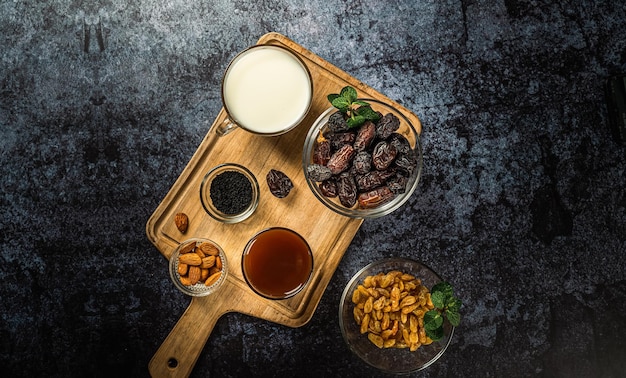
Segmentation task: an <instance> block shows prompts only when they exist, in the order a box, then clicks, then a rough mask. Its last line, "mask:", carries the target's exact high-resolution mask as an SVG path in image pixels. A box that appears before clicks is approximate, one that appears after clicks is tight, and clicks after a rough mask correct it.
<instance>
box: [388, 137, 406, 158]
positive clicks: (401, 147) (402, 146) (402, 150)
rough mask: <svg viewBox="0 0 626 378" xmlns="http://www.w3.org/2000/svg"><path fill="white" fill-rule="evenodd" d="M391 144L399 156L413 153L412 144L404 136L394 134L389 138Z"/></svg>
mask: <svg viewBox="0 0 626 378" xmlns="http://www.w3.org/2000/svg"><path fill="white" fill-rule="evenodd" d="M389 143H391V144H392V145H393V146H394V147H395V148H396V150H398V153H399V154H406V153H409V151H411V144H410V143H409V141H408V140H407V139H406V138H405V137H404V135H402V134H398V133H393V134H391V136H390V137H389Z"/></svg>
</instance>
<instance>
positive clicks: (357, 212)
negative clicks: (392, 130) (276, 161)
mask: <svg viewBox="0 0 626 378" xmlns="http://www.w3.org/2000/svg"><path fill="white" fill-rule="evenodd" d="M359 100H363V101H367V102H369V103H372V104H378V105H381V106H384V107H387V108H389V109H392V110H393V111H394V113H395V114H397V115H399V116H400V117H401V119H402V121H403V122H404V123H406V125H407V126H408V127H409V129H410V130H411V133H412V134H413V135H414V136H415V148H414V149H415V152H416V154H417V167H416V173H415V175H414V177H412V178H411V179H412V182H409V185H408V187H407V189H406V191H405V193H403V194H402V195H401V196H400V197H396V198H395V199H393V200H392V201H390V202H387V203H385V204H382V205H381V206H378V207H376V208H374V209H359V208H346V207H344V206H342V205H341V204H339V203H337V202H335V201H332V200H331V199H329V198H326V197H325V196H324V195H323V194H322V193H320V190H319V188H318V187H317V183H316V182H315V181H313V180H311V179H310V178H309V176H308V174H307V166H308V165H309V164H311V155H312V153H313V148H314V146H315V142H316V140H317V137H318V135H319V132H320V130H321V129H322V128H323V126H324V125H325V124H326V122H324V120H325V119H326V118H328V117H330V115H331V114H332V113H334V112H336V111H337V109H336V108H335V107H332V106H331V107H329V108H328V109H326V110H325V111H324V112H323V113H322V114H320V116H319V117H318V118H317V119H316V120H315V122H313V125H312V126H311V128H310V129H309V132H308V133H307V136H306V139H305V144H304V148H303V149H302V170H303V173H304V177H305V179H306V182H307V185H308V186H309V188H310V189H311V191H312V192H313V194H314V195H315V197H317V199H319V200H320V201H321V202H322V203H324V204H325V205H326V206H327V207H329V208H330V209H331V210H333V211H335V212H336V213H339V214H341V215H344V216H347V217H350V218H357V219H364V218H378V217H382V216H385V215H387V214H390V213H392V212H393V211H395V210H397V209H398V208H400V207H401V206H402V205H404V204H405V203H406V201H408V199H409V198H410V197H411V195H412V194H413V193H414V192H415V189H416V188H417V186H418V184H419V181H420V179H421V175H422V169H423V155H422V142H421V135H420V134H419V133H418V132H417V130H415V127H414V126H413V123H411V121H410V120H409V119H408V118H407V117H406V116H405V115H404V114H403V113H402V112H400V111H398V110H397V109H396V108H395V107H393V106H391V105H389V104H387V103H385V102H382V101H379V100H376V99H372V98H359Z"/></svg>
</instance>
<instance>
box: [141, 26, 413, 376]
mask: <svg viewBox="0 0 626 378" xmlns="http://www.w3.org/2000/svg"><path fill="white" fill-rule="evenodd" d="M258 44H272V45H281V46H283V47H286V48H288V49H290V50H292V51H293V52H295V53H296V54H298V55H299V56H300V57H301V58H302V60H303V61H304V63H305V64H306V65H307V67H308V69H309V71H310V72H311V75H312V78H313V87H314V88H313V89H314V91H313V103H312V105H311V110H310V111H309V113H308V115H307V117H306V118H305V119H304V120H303V121H302V122H301V123H300V125H298V126H297V127H296V128H295V129H293V130H292V131H290V132H289V133H287V134H285V135H282V136H279V137H261V136H258V135H254V134H251V133H248V132H245V131H243V130H240V129H236V130H235V131H233V132H231V133H230V134H227V135H225V136H218V135H217V134H216V132H215V128H216V125H219V124H221V123H222V122H224V121H225V119H226V113H225V111H224V109H223V108H222V110H221V111H220V113H219V114H218V116H217V118H216V119H215V121H214V123H213V125H212V127H211V128H210V129H209V130H208V132H207V134H206V136H205V137H204V139H203V140H202V142H201V144H200V146H199V147H198V149H197V151H196V152H195V153H194V155H193V156H192V158H191V160H190V161H189V163H188V164H187V166H186V167H185V169H184V170H183V172H182V173H181V175H180V177H179V178H178V179H177V180H176V182H175V183H174V185H173V186H172V188H171V189H170V191H169V192H168V193H167V195H166V196H165V198H164V199H163V200H162V201H161V203H160V204H159V206H158V207H157V209H156V210H155V211H154V213H153V214H152V216H151V217H150V219H149V220H148V222H147V224H146V234H147V236H148V239H149V240H150V241H151V242H152V243H153V244H154V245H155V246H156V247H157V249H158V250H159V252H160V253H161V254H162V255H163V256H164V257H165V258H167V259H169V257H170V256H171V254H172V252H173V250H174V249H175V248H176V246H177V245H178V244H179V243H181V242H182V241H184V240H185V239H188V238H191V237H205V238H209V239H212V240H214V241H215V242H217V243H218V244H220V246H221V247H222V248H223V249H224V251H225V253H226V257H227V260H228V264H229V272H228V276H227V279H226V281H225V283H224V285H223V286H221V287H220V288H219V289H218V291H217V292H215V293H213V294H211V295H209V296H207V297H199V298H196V297H194V298H191V303H190V304H189V307H188V308H187V309H186V311H185V312H184V313H183V315H182V316H181V318H180V320H179V321H178V322H177V323H176V325H175V326H174V328H173V329H172V331H171V332H170V334H169V335H168V336H167V338H166V339H165V340H164V342H163V343H162V345H161V346H160V348H159V349H158V350H157V352H156V353H155V355H154V356H153V357H152V360H151V361H150V363H149V370H150V374H152V376H154V377H165V376H167V377H169V376H171V377H187V376H189V374H190V373H191V370H192V369H193V366H194V364H195V362H196V360H197V359H198V356H199V355H200V353H201V351H202V349H203V348H204V345H205V344H206V341H207V339H208V338H209V335H210V334H211V331H212V330H213V327H214V326H215V323H216V322H217V320H218V319H219V318H220V316H222V315H223V314H226V313H228V312H240V313H243V314H248V315H251V316H255V317H258V318H261V319H265V320H269V321H272V322H276V323H279V324H283V325H285V326H289V327H299V326H302V325H304V324H306V323H307V322H308V321H309V320H310V319H311V317H312V316H313V312H314V311H315V309H316V307H317V305H318V303H319V301H320V299H321V297H322V294H323V293H324V290H326V287H327V285H328V282H329V281H330V279H331V277H332V275H333V274H334V272H335V270H336V268H337V266H338V264H339V261H340V260H341V258H342V256H343V254H344V253H345V251H346V249H347V248H348V246H349V245H350V243H351V241H352V239H353V237H354V235H355V234H356V232H357V231H358V230H359V227H360V226H361V224H362V220H361V219H351V218H347V217H343V216H340V215H337V214H336V213H334V212H332V211H331V210H329V209H328V208H326V207H325V206H324V205H322V204H321V203H320V202H319V201H318V200H317V199H316V198H315V197H314V195H313V194H312V193H311V192H310V189H309V188H308V186H307V184H306V181H305V178H304V174H303V172H302V146H303V144H304V140H305V137H306V134H307V132H308V129H309V128H310V127H311V125H312V124H313V122H314V121H315V120H316V119H317V117H318V116H319V114H321V113H322V112H323V111H324V110H326V109H328V108H329V105H330V104H329V103H328V100H327V99H326V96H327V95H328V94H329V93H339V91H340V90H341V88H343V87H344V86H346V85H350V86H352V87H354V88H355V89H356V90H357V92H358V94H359V96H360V97H370V98H374V99H378V100H381V101H385V102H387V103H389V104H391V105H392V106H394V107H396V108H397V109H398V110H400V111H401V112H403V113H404V114H405V115H407V117H408V118H409V119H410V120H411V122H412V123H413V125H414V126H415V128H416V130H417V131H418V133H419V132H421V123H420V121H419V119H418V118H417V116H415V115H414V114H413V113H412V112H410V111H409V110H407V109H406V108H404V107H403V106H401V105H400V104H398V103H396V102H394V101H392V100H390V99H389V98H387V97H385V96H384V95H382V94H380V93H379V92H377V91H375V90H373V89H372V88H370V87H369V86H367V85H365V84H363V83H361V82H360V81H358V80H357V79H355V78H354V77H352V76H350V75H348V74H347V73H345V72H344V71H342V70H340V69H338V68H337V67H335V66H333V65H331V64H330V63H328V62H326V61H325V60H323V59H321V58H320V57H318V56H316V55H315V54H313V53H312V52H310V51H308V50H306V49H305V48H303V47H302V46H300V45H298V44H296V43H295V42H293V41H292V40H290V39H288V38H287V37H285V36H283V35H281V34H278V33H268V34H266V35H264V36H262V37H261V38H260V39H259V41H258ZM227 162H230V163H238V164H241V165H243V166H245V167H247V168H248V169H249V170H250V171H251V172H252V173H253V174H254V175H255V176H256V178H257V181H258V182H259V186H260V188H261V191H260V202H259V206H258V208H257V210H256V212H255V213H254V214H253V215H252V216H251V217H250V218H248V219H246V220H245V221H243V222H241V223H237V224H223V223H220V222H218V221H216V220H214V219H213V218H211V217H210V216H209V215H208V214H207V213H206V212H205V211H204V209H203V207H202V204H201V202H200V194H199V193H200V183H201V182H202V179H203V177H204V175H205V174H206V172H207V171H209V170H210V169H211V168H213V167H215V166H217V165H219V164H222V163H227ZM270 169H277V170H280V171H283V172H284V173H286V174H287V176H289V177H290V178H291V180H292V181H293V183H294V189H293V190H292V191H291V193H290V194H289V195H288V196H287V197H286V198H283V199H278V198H276V197H274V196H272V194H271V193H270V192H269V189H268V187H267V183H266V180H265V176H266V174H267V172H268V171H269V170H270ZM177 212H184V213H186V214H187V215H188V216H189V229H188V230H187V232H186V234H185V235H183V234H181V233H180V232H179V231H178V229H177V228H176V226H175V225H174V221H173V219H174V215H175V214H176V213H177ZM274 226H282V227H287V228H290V229H292V230H294V231H296V232H298V233H299V234H300V235H302V236H303V237H304V238H305V239H306V240H307V242H308V243H309V245H310V246H311V249H312V251H313V261H314V263H313V264H314V268H313V273H312V277H311V280H310V282H309V284H308V286H306V287H305V288H304V289H303V290H302V291H301V292H300V293H298V294H297V295H296V296H294V297H292V298H289V299H285V300H278V301H277V300H269V299H265V298H262V297H260V296H259V295H257V294H256V293H254V292H253V291H252V290H251V289H250V288H249V287H248V285H247V284H246V282H245V280H244V278H243V275H242V271H241V254H242V251H243V249H244V246H245V244H246V243H247V242H248V240H249V239H250V238H251V237H252V236H253V235H254V234H256V233H257V232H258V231H260V230H263V229H265V228H268V227H274ZM162 274H163V275H164V276H167V275H168V273H167V271H166V270H164V271H163V272H162ZM181 295H183V294H181Z"/></svg>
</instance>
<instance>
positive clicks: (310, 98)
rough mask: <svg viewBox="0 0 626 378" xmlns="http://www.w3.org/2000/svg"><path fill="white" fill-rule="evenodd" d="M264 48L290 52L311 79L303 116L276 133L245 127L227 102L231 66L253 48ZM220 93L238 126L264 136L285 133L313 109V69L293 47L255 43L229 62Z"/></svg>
mask: <svg viewBox="0 0 626 378" xmlns="http://www.w3.org/2000/svg"><path fill="white" fill-rule="evenodd" d="M263 48H272V49H276V50H281V51H284V52H286V53H287V54H289V55H290V56H292V57H293V58H294V59H295V60H296V61H297V62H298V63H299V64H300V66H301V67H302V68H303V69H304V71H305V72H306V76H307V78H308V79H309V90H310V93H311V96H310V97H309V103H308V106H307V108H306V110H305V111H304V112H303V113H302V116H301V117H300V118H299V119H298V120H297V121H295V122H294V123H293V125H291V126H289V127H288V128H286V129H283V130H281V131H278V132H275V133H261V132H258V131H254V130H250V129H248V128H246V127H245V125H242V124H241V122H239V121H238V120H237V119H236V118H235V117H234V116H233V115H232V112H230V111H229V110H228V105H227V104H226V98H225V96H224V81H225V79H226V75H227V74H228V72H229V71H230V68H231V67H232V66H233V64H234V63H235V62H237V61H238V60H239V59H240V58H241V57H242V56H243V55H245V54H247V53H249V52H250V51H251V50H255V49H263ZM220 94H221V97H222V106H224V111H225V112H226V114H227V115H228V118H229V119H230V120H231V121H232V122H233V123H235V124H236V125H237V126H238V127H240V128H242V129H244V130H246V131H247V132H250V133H252V134H256V135H262V136H278V135H282V134H285V133H287V132H289V131H291V130H293V129H294V128H295V127H296V126H298V125H299V124H300V123H301V122H302V120H304V119H305V118H306V116H307V114H308V113H309V111H310V110H311V106H312V104H313V77H312V76H311V71H310V70H309V67H307V65H306V63H304V60H303V59H302V58H300V57H299V56H298V54H296V53H295V52H293V51H291V49H289V48H287V47H285V46H280V45H272V44H260V45H253V46H249V47H247V48H246V49H244V50H242V51H240V52H239V53H237V55H235V57H234V58H233V59H231V61H230V62H229V63H228V66H226V69H225V70H224V73H223V74H222V81H221V87H220Z"/></svg>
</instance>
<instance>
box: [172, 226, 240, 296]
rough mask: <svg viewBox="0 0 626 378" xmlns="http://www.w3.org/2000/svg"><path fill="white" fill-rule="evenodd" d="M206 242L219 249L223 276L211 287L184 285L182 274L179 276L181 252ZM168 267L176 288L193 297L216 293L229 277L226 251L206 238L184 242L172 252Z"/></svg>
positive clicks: (198, 284)
mask: <svg viewBox="0 0 626 378" xmlns="http://www.w3.org/2000/svg"><path fill="white" fill-rule="evenodd" d="M204 242H208V243H211V244H213V245H214V246H215V247H216V248H217V249H218V251H219V256H220V259H221V260H222V274H221V275H220V277H219V278H218V279H217V281H215V282H214V283H213V284H212V285H210V286H206V285H205V284H204V283H197V284H195V285H192V286H186V285H183V284H182V283H181V282H180V274H178V256H179V251H180V249H181V248H182V247H183V246H185V245H187V244H189V243H196V245H197V244H198V243H204ZM168 265H169V273H170V278H171V279H172V282H173V283H174V286H175V287H176V288H177V289H178V290H180V291H181V292H182V293H184V294H187V295H189V296H192V297H204V296H207V295H209V294H212V293H214V292H215V291H216V290H217V289H218V288H219V287H220V286H222V284H223V283H224V281H226V276H227V275H228V260H227V259H226V253H225V252H224V250H223V249H222V247H221V246H220V245H219V244H217V243H216V242H215V241H213V240H211V239H206V238H190V239H187V240H184V241H182V242H181V243H180V244H179V245H178V246H177V247H176V249H175V250H174V252H172V255H171V256H170V260H169V264H168Z"/></svg>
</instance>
